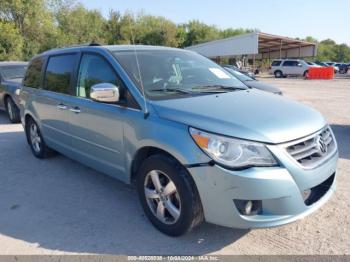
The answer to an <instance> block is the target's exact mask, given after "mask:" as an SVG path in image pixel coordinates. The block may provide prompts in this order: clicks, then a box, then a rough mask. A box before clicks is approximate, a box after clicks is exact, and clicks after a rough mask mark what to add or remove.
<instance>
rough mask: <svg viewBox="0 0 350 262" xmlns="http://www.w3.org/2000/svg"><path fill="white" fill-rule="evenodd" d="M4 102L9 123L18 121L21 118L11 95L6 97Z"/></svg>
mask: <svg viewBox="0 0 350 262" xmlns="http://www.w3.org/2000/svg"><path fill="white" fill-rule="evenodd" d="M5 104H6V112H7V116H8V118H9V120H10V122H11V123H14V124H15V123H19V122H20V120H21V118H20V115H19V109H18V107H17V106H16V104H15V102H13V100H12V98H11V97H8V98H6V101H5Z"/></svg>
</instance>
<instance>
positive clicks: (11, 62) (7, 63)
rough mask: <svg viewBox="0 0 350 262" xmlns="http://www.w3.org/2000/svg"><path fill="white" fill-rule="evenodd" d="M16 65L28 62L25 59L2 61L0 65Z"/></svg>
mask: <svg viewBox="0 0 350 262" xmlns="http://www.w3.org/2000/svg"><path fill="white" fill-rule="evenodd" d="M16 65H28V62H24V61H2V62H0V66H16Z"/></svg>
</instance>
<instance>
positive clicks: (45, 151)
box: [26, 118, 52, 158]
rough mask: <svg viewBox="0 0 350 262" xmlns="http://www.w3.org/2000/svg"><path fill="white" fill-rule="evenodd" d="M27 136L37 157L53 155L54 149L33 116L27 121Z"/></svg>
mask: <svg viewBox="0 0 350 262" xmlns="http://www.w3.org/2000/svg"><path fill="white" fill-rule="evenodd" d="M26 136H27V141H28V144H29V146H30V149H31V150H32V152H33V155H34V156H35V157H37V158H47V157H49V156H50V155H51V153H52V150H51V149H50V148H49V147H48V146H47V145H46V143H45V141H44V138H43V136H42V134H41V132H40V129H39V126H38V124H37V123H36V122H35V121H34V120H33V119H32V118H30V119H28V121H27V123H26Z"/></svg>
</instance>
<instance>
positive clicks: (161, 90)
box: [113, 50, 247, 99]
mask: <svg viewBox="0 0 350 262" xmlns="http://www.w3.org/2000/svg"><path fill="white" fill-rule="evenodd" d="M113 54H114V56H115V57H116V59H117V60H118V62H119V63H120V64H121V66H122V67H123V68H124V70H125V71H126V72H127V74H128V75H129V77H130V78H131V79H132V80H133V81H134V83H135V84H136V85H137V86H138V88H139V89H141V88H142V86H143V87H144V91H145V95H146V97H147V98H150V99H168V98H176V97H179V96H180V97H181V96H192V95H201V94H211V93H221V92H231V91H236V90H242V89H246V88H247V87H246V86H245V85H244V84H243V83H242V82H241V81H239V80H238V79H237V78H236V77H234V76H233V75H231V74H230V73H228V72H227V71H225V69H223V68H222V67H221V66H219V65H217V64H216V63H214V62H212V61H211V60H209V59H207V58H205V57H203V56H201V55H199V54H196V53H193V52H190V51H183V50H127V51H115V52H113ZM136 55H137V56H136ZM137 64H139V67H140V71H139V70H138V65H137ZM140 75H141V79H140ZM141 81H142V82H141Z"/></svg>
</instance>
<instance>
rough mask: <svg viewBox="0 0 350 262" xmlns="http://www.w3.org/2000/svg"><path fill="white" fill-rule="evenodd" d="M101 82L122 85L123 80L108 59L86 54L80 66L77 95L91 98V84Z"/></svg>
mask: <svg viewBox="0 0 350 262" xmlns="http://www.w3.org/2000/svg"><path fill="white" fill-rule="evenodd" d="M99 83H111V84H114V85H115V86H119V87H121V86H122V83H121V80H120V79H119V77H118V76H117V75H116V73H115V72H114V70H113V68H112V67H111V66H110V65H109V64H108V63H107V61H106V60H104V59H103V58H102V57H100V56H98V55H93V54H84V55H83V57H82V59H81V63H80V68H79V78H78V86H77V96H79V97H86V98H90V89H91V86H93V85H95V84H99Z"/></svg>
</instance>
